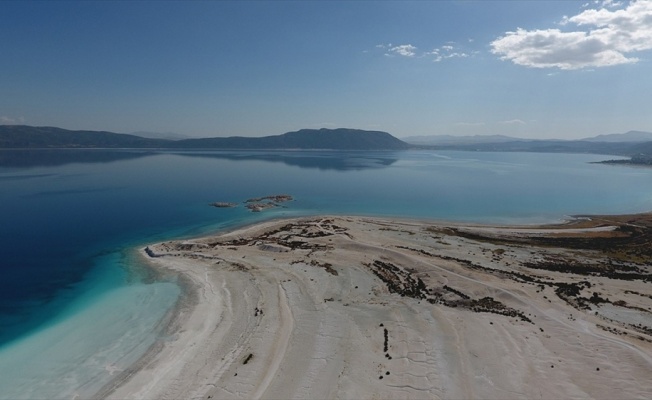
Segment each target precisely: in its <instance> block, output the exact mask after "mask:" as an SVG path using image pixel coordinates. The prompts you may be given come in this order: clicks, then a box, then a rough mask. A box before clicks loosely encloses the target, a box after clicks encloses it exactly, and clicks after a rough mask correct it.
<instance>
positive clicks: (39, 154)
mask: <svg viewBox="0 0 652 400" xmlns="http://www.w3.org/2000/svg"><path fill="white" fill-rule="evenodd" d="M157 154H174V155H179V156H182V157H193V158H197V157H199V158H213V159H224V160H230V161H265V162H273V163H283V164H286V165H289V166H293V167H299V168H308V169H319V170H340V171H354V170H365V169H379V168H386V167H389V166H391V165H392V164H394V163H395V162H396V161H397V159H398V158H399V153H398V152H394V151H370V152H362V151H175V150H169V151H167V150H160V151H159V150H147V151H143V150H100V149H56V150H55V149H43V150H40V149H39V150H0V167H8V168H29V167H53V166H61V165H66V164H73V163H81V164H86V163H110V162H115V161H125V160H131V159H136V158H141V157H149V156H153V155H157ZM27 177H28V176H21V179H23V178H27ZM5 178H7V179H9V178H11V177H5Z"/></svg>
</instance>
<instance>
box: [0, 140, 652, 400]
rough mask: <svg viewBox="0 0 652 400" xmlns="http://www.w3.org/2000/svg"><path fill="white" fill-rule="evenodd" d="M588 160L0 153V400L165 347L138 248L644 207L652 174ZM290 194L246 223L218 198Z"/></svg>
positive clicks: (71, 384) (55, 386)
mask: <svg viewBox="0 0 652 400" xmlns="http://www.w3.org/2000/svg"><path fill="white" fill-rule="evenodd" d="M605 158H613V157H604V156H596V155H569V154H532V153H468V152H467V153H465V152H435V151H405V152H346V153H334V152H289V151H288V152H280V151H279V152H208V151H207V152H163V153H156V152H140V151H103V150H77V151H74V150H68V151H46V150H43V151H0V204H1V205H2V207H0V220H1V221H2V224H1V225H0V252H1V254H2V255H3V256H2V258H0V272H1V273H2V280H0V388H2V391H0V398H53V397H70V395H71V394H74V393H78V394H82V395H83V394H86V395H88V394H91V393H92V392H93V391H94V390H96V389H97V388H98V387H99V386H101V384H103V383H106V382H107V381H108V379H110V377H111V373H113V372H114V371H116V370H119V369H120V368H123V367H124V366H125V365H129V363H130V362H132V361H133V359H134V358H135V357H138V356H139V355H140V354H142V352H143V351H145V349H146V348H147V347H148V346H149V345H150V344H151V343H153V341H154V340H155V339H156V338H157V337H158V336H160V335H161V330H160V328H161V326H160V324H159V322H160V320H161V318H162V317H163V316H164V315H165V313H166V312H167V311H168V310H169V309H170V308H171V307H172V306H173V304H174V303H175V301H176V300H177V298H178V295H179V288H178V286H177V285H176V284H175V282H173V281H165V280H163V281H161V280H152V279H150V277H149V276H148V274H147V269H146V268H143V267H140V266H138V265H137V264H138V263H137V258H135V257H134V255H133V251H132V250H130V249H133V248H134V247H136V246H138V245H142V244H145V243H148V242H154V241H160V240H163V239H167V238H175V237H184V236H194V235H201V234H203V233H206V232H210V231H215V230H219V229H226V228H231V227H234V226H238V225H241V224H246V223H251V222H255V221H259V220H262V219H266V218H273V217H279V216H294V215H306V214H320V213H341V214H364V215H389V216H404V217H418V218H433V219H445V220H464V221H478V222H501V223H506V222H519V223H538V222H545V221H551V220H560V219H563V218H565V217H566V216H568V215H572V214H589V213H613V214H615V213H631V212H641V211H648V210H652V169H646V168H632V167H627V166H613V165H600V164H591V162H594V161H599V160H603V159H605ZM278 193H288V194H291V195H293V196H294V197H295V199H296V200H295V201H293V202H291V203H289V204H288V208H279V209H276V210H273V211H270V212H265V213H260V214H255V213H250V212H248V211H247V210H246V209H244V208H243V207H238V208H234V209H217V208H213V207H209V206H208V203H210V202H213V201H232V202H240V201H243V200H245V199H247V198H250V197H257V196H264V195H269V194H278Z"/></svg>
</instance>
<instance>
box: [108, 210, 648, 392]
mask: <svg viewBox="0 0 652 400" xmlns="http://www.w3.org/2000/svg"><path fill="white" fill-rule="evenodd" d="M143 257H146V258H147V259H149V260H150V262H151V263H153V264H154V265H155V266H156V267H157V268H161V269H164V270H166V271H173V272H175V273H178V274H179V275H180V277H182V279H183V281H184V282H186V285H185V286H186V296H185V298H184V300H183V301H182V302H181V303H180V304H179V305H178V307H177V310H176V312H175V316H174V318H172V322H171V323H170V326H169V327H168V330H169V335H168V336H166V337H165V338H163V339H161V341H160V342H159V343H158V344H157V345H156V346H154V347H153V348H152V349H151V350H150V352H149V353H148V355H147V356H145V357H144V358H143V359H142V360H141V361H140V362H139V363H138V364H136V365H135V366H134V367H133V368H132V369H130V370H128V371H123V372H122V374H120V376H119V377H118V378H116V380H114V381H113V382H112V383H111V384H110V385H107V386H106V387H105V388H104V389H103V390H102V391H101V392H100V393H99V395H100V396H101V397H108V398H115V399H126V398H160V399H168V398H204V399H211V398H212V399H224V398H246V399H250V398H441V399H448V398H501V399H505V398H645V397H647V396H649V393H652V380H650V379H649V377H650V376H652V215H650V214H641V215H631V216H617V217H612V216H590V217H577V218H574V219H573V220H571V221H569V222H568V223H565V224H557V225H548V226H483V225H474V224H456V223H443V222H430V221H413V220H398V219H384V218H367V217H345V216H337V217H336V216H322V217H309V218H299V219H290V220H277V221H270V222H265V223H261V224H258V225H254V226H249V227H245V228H242V229H238V230H235V231H232V232H228V233H224V234H220V235H216V236H210V237H203V238H198V239H193V240H181V241H168V242H163V243H158V244H154V245H150V246H148V247H147V248H145V249H143Z"/></svg>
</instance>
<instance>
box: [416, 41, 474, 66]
mask: <svg viewBox="0 0 652 400" xmlns="http://www.w3.org/2000/svg"><path fill="white" fill-rule="evenodd" d="M453 50H455V47H453V46H451V45H445V46H441V47H440V48H436V49H433V50H432V51H429V52H427V53H424V55H425V56H434V58H433V61H434V62H441V61H443V60H447V59H450V58H466V57H469V54H467V53H464V52H459V51H453Z"/></svg>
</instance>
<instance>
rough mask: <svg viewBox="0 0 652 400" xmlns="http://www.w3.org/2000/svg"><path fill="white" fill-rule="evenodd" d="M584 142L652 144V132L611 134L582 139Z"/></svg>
mask: <svg viewBox="0 0 652 400" xmlns="http://www.w3.org/2000/svg"><path fill="white" fill-rule="evenodd" d="M582 140H583V141H585V142H609V143H615V142H652V132H643V131H629V132H626V133H612V134H609V135H598V136H594V137H589V138H586V139H582Z"/></svg>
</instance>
